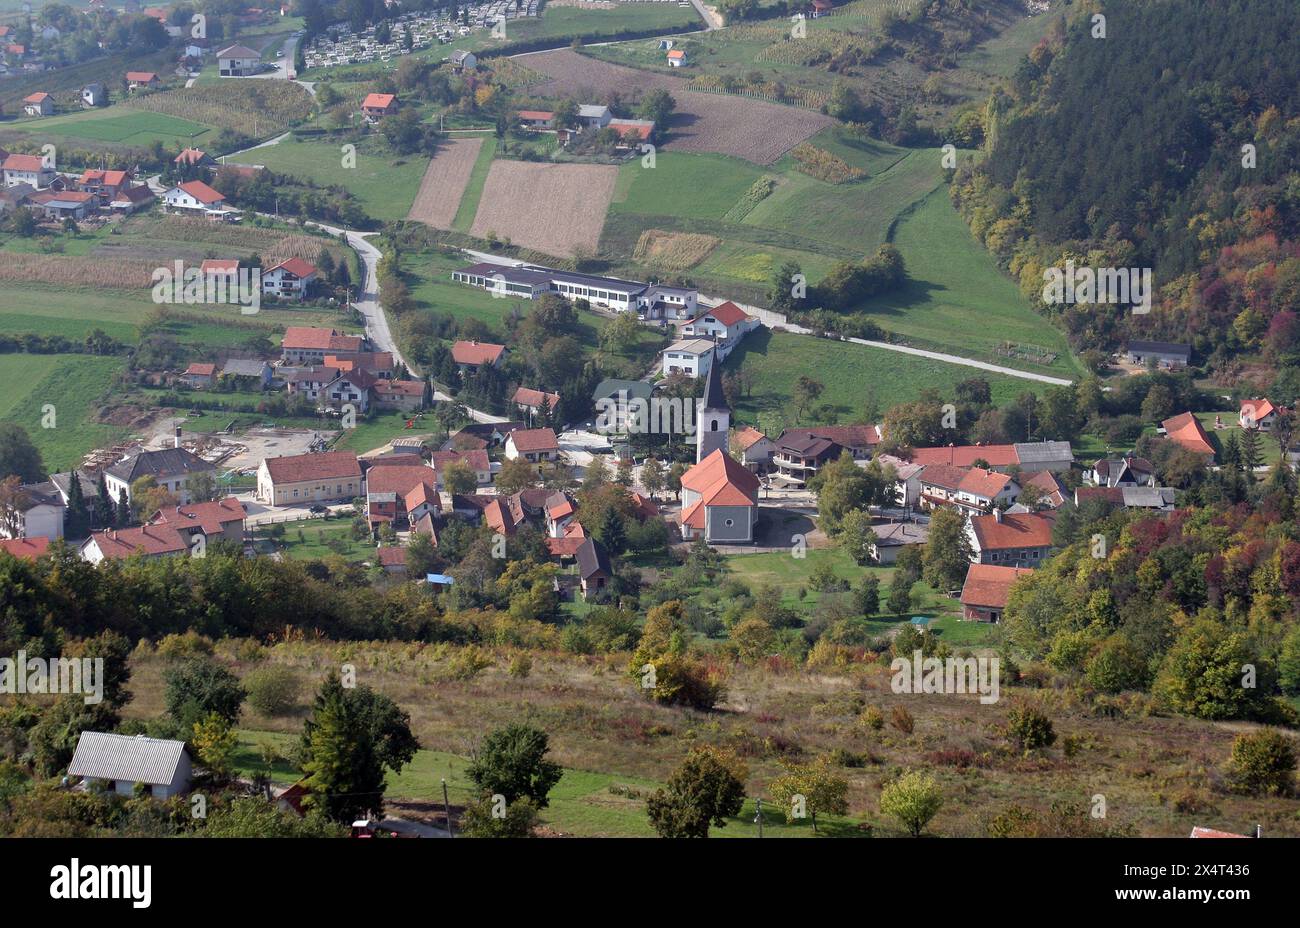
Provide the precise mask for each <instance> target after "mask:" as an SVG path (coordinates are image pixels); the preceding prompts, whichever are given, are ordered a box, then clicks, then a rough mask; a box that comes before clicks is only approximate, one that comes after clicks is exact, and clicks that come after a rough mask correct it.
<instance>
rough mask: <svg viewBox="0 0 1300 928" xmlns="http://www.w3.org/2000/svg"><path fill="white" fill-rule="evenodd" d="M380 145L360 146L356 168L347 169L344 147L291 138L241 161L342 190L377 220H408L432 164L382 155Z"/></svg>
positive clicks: (422, 158)
mask: <svg viewBox="0 0 1300 928" xmlns="http://www.w3.org/2000/svg"><path fill="white" fill-rule="evenodd" d="M380 145H381V143H378V142H362V144H361V145H359V146H357V153H356V167H354V168H345V167H344V166H343V153H342V151H341V150H340V146H338V145H335V144H333V143H332V142H316V141H298V140H297V139H294V138H292V137H290V138H287V139H285V140H284V141H283V142H280V143H279V144H278V145H266V146H264V147H262V148H258V149H256V150H254V151H250V152H246V153H244V154H243V155H241V156H240V157H241V158H243V159H245V160H248V161H254V162H256V163H257V164H262V165H265V166H266V167H267V168H269V169H270V170H272V171H276V172H278V173H283V174H290V175H293V176H295V177H301V178H304V179H307V180H310V181H312V182H314V183H316V184H320V185H322V186H340V187H344V188H346V189H347V190H348V191H349V192H350V193H351V194H352V195H353V196H354V197H356V198H357V200H358V201H359V202H360V204H361V206H362V208H363V209H364V210H365V211H366V212H367V213H368V214H369V215H371V216H373V217H374V218H375V219H381V220H383V219H405V218H406V214H407V213H408V212H409V211H410V209H411V203H412V202H414V201H415V194H416V192H417V191H418V190H419V189H420V181H421V180H422V179H423V177H424V169H425V168H426V167H428V164H429V159H428V158H426V157H425V156H423V155H411V156H409V157H394V156H392V155H391V154H390V153H388V152H387V151H384V152H382V153H380Z"/></svg>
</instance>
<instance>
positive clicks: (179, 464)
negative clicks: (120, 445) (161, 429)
mask: <svg viewBox="0 0 1300 928" xmlns="http://www.w3.org/2000/svg"><path fill="white" fill-rule="evenodd" d="M176 431H177V432H178V433H179V432H180V427H179V426H178V427H177V429H176ZM176 441H177V446H176V447H174V448H161V449H159V450H157V451H137V452H135V453H134V454H130V455H128V456H127V457H125V458H123V459H122V460H120V461H118V462H117V463H116V464H113V465H111V466H109V467H108V468H106V469H105V470H104V485H105V486H106V487H107V488H108V495H109V498H110V499H111V500H112V501H113V502H114V503H116V502H118V500H120V499H121V497H122V494H123V493H125V494H126V498H127V501H128V502H129V501H130V499H131V484H133V483H135V482H136V481H137V480H139V479H140V478H142V477H152V478H153V479H154V482H155V483H157V485H158V486H159V487H160V488H162V489H164V490H166V491H167V492H169V493H171V494H172V495H173V496H175V497H176V499H177V500H179V501H180V502H181V503H182V504H185V503H190V502H192V501H193V497H192V496H191V495H190V491H189V488H188V487H187V486H186V484H187V483H188V481H189V480H190V478H191V477H193V476H195V475H197V474H211V475H213V476H215V475H216V470H217V469H216V468H215V467H214V466H213V465H211V464H209V463H208V462H207V461H205V460H203V458H201V457H199V456H198V455H197V454H195V453H194V452H193V451H190V450H188V449H186V448H182V447H180V446H179V443H180V437H179V434H178V436H177V439H176Z"/></svg>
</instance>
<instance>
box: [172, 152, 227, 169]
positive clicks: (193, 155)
mask: <svg viewBox="0 0 1300 928" xmlns="http://www.w3.org/2000/svg"><path fill="white" fill-rule="evenodd" d="M172 162H173V163H174V164H186V165H192V166H195V167H201V168H215V167H216V166H217V159H216V158H213V157H212V156H211V155H209V154H208V153H207V152H205V151H203V150H202V149H199V148H184V149H181V153H180V154H179V155H177V156H176V157H175V158H173V159H172Z"/></svg>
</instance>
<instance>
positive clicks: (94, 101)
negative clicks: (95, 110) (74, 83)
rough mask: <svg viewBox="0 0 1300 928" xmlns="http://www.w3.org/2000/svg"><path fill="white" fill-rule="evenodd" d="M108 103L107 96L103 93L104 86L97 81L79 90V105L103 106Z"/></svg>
mask: <svg viewBox="0 0 1300 928" xmlns="http://www.w3.org/2000/svg"><path fill="white" fill-rule="evenodd" d="M107 102H108V94H106V93H105V92H104V85H103V84H101V83H100V82H99V81H92V82H91V83H89V84H87V85H86V86H85V87H82V88H81V105H82V106H85V107H94V106H103V105H104V104H105V103H107Z"/></svg>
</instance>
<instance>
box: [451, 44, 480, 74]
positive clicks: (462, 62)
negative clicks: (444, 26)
mask: <svg viewBox="0 0 1300 928" xmlns="http://www.w3.org/2000/svg"><path fill="white" fill-rule="evenodd" d="M477 67H478V58H477V57H476V56H475V54H474V53H473V52H469V51H465V50H463V49H462V50H461V51H456V52H452V53H451V69H452V70H453V71H456V72H457V73H459V72H461V71H473V70H474V69H475V68H477Z"/></svg>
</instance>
